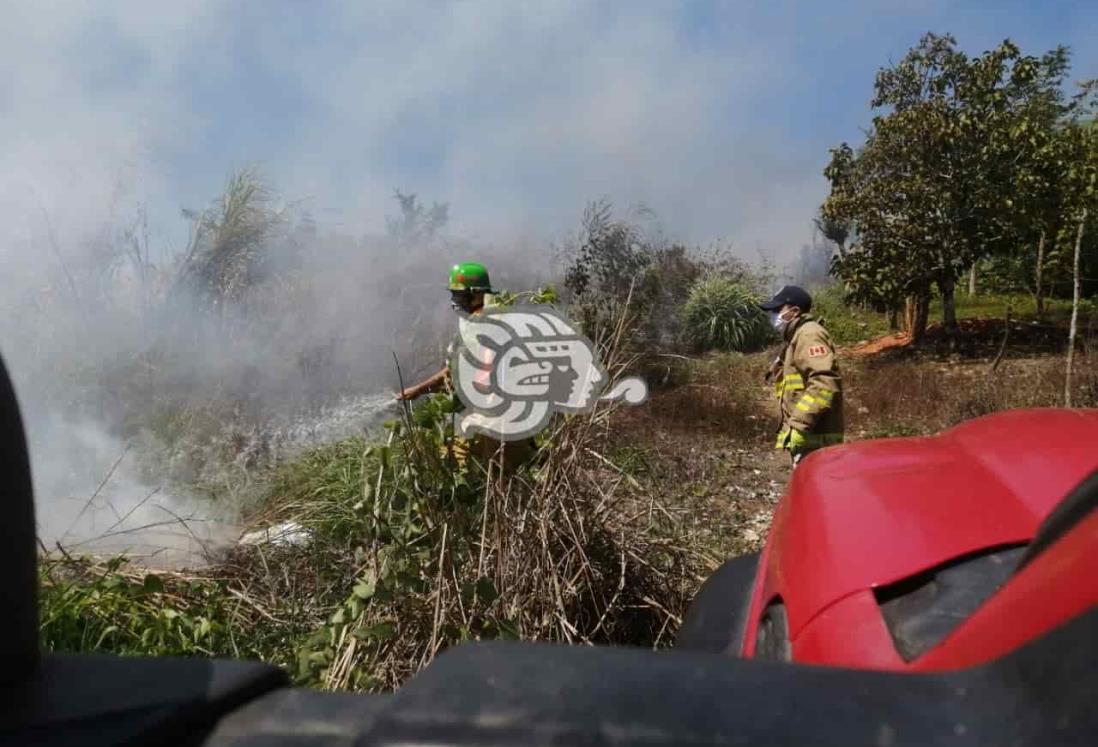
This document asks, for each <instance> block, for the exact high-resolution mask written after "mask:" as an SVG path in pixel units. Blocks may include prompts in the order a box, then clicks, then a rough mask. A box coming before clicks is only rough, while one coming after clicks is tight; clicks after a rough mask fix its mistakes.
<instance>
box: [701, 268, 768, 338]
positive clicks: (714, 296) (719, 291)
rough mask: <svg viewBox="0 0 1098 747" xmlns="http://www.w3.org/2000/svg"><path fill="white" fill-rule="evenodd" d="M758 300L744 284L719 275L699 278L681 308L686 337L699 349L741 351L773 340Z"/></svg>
mask: <svg viewBox="0 0 1098 747" xmlns="http://www.w3.org/2000/svg"><path fill="white" fill-rule="evenodd" d="M758 303H759V299H758V297H757V296H756V295H755V294H754V293H753V292H752V290H751V289H750V288H748V287H747V286H746V285H745V284H744V283H742V282H738V281H736V280H731V279H729V278H725V277H721V276H719V275H708V276H706V277H703V278H701V279H700V280H698V281H697V282H696V283H694V285H693V287H692V288H691V289H690V295H689V297H688V298H687V299H686V304H685V305H684V306H683V312H682V313H683V322H684V325H685V328H686V336H687V339H688V340H689V341H690V343H691V345H693V346H694V347H695V348H696V349H698V350H703V351H704V350H723V351H730V352H744V351H749V350H757V349H759V348H761V347H763V346H765V345H766V344H767V343H768V342H770V341H771V340H772V339H773V332H772V328H771V327H770V324H769V323H768V321H767V318H766V314H765V313H764V312H763V311H762V310H761V309H760V308H759V307H758Z"/></svg>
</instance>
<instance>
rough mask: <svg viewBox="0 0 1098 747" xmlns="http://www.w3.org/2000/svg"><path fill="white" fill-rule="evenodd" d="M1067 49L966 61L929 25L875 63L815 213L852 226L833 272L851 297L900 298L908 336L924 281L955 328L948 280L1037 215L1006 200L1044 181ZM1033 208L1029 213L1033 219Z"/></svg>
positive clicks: (1029, 226) (891, 302)
mask: <svg viewBox="0 0 1098 747" xmlns="http://www.w3.org/2000/svg"><path fill="white" fill-rule="evenodd" d="M1066 70H1067V52H1066V50H1065V49H1063V48H1057V49H1056V50H1053V51H1052V52H1049V53H1048V54H1046V55H1044V56H1043V57H1040V58H1037V57H1032V56H1025V55H1023V54H1022V53H1021V51H1020V50H1019V48H1018V47H1017V46H1016V45H1014V44H1013V43H1012V42H1010V41H1004V42H1003V43H1002V44H1000V45H998V46H997V47H995V48H994V49H992V50H990V51H988V52H985V53H984V54H982V55H980V56H979V57H975V58H969V57H968V56H966V55H965V54H964V53H962V52H960V51H959V50H958V49H957V44H956V41H955V40H954V39H953V37H951V36H949V35H944V36H939V35H936V34H927V35H926V36H924V37H923V39H922V40H921V41H920V43H919V45H918V46H916V47H915V48H913V49H911V50H910V51H909V52H908V53H907V55H906V56H905V57H904V58H903V59H902V60H901V61H900V62H899V63H898V64H896V65H894V66H892V67H889V68H885V69H882V70H881V71H880V72H879V73H878V75H877V80H876V84H875V88H874V97H873V100H872V102H871V104H872V106H873V107H874V108H875V109H878V110H881V111H882V112H883V113H881V114H878V115H877V116H875V117H874V119H873V126H872V128H871V130H870V131H869V133H868V134H867V138H866V142H865V144H864V145H863V146H862V147H861V149H860V150H859V151H858V152H857V153H855V152H854V151H853V149H851V148H850V147H849V146H847V145H846V144H843V145H842V146H840V147H839V148H837V149H834V150H833V151H832V160H831V162H830V163H829V165H828V167H827V169H826V170H825V175H826V176H827V177H828V179H829V181H830V182H831V187H832V189H831V194H830V195H829V197H828V199H827V200H826V201H825V202H824V205H823V207H822V215H823V216H824V217H826V218H827V219H828V220H830V221H835V222H840V223H844V224H847V225H852V226H854V227H856V231H857V239H856V241H855V242H854V244H853V245H852V246H851V247H850V249H849V250H848V251H846V252H845V255H844V254H840V256H839V257H838V258H837V259H836V262H835V264H834V272H835V274H836V275H838V276H839V277H840V278H842V279H843V280H844V281H846V283H847V286H848V288H849V289H850V291H851V295H852V296H853V297H855V298H859V299H860V300H863V301H867V302H871V303H873V304H874V305H878V306H880V305H883V306H885V307H886V308H889V309H891V310H896V309H897V308H899V306H900V305H901V303H903V305H904V306H905V310H906V313H905V320H906V323H907V326H908V328H909V329H910V330H911V331H912V334H913V336H914V337H915V338H916V339H918V338H920V337H921V336H922V333H923V331H924V330H925V327H926V321H927V308H928V305H929V300H930V295H931V292H932V290H933V289H934V288H935V287H937V289H938V291H939V292H940V293H941V296H942V305H943V310H944V320H945V324H946V327H947V329H954V328H955V327H956V313H955V306H954V290H955V287H956V283H957V280H958V278H959V277H960V276H961V274H962V273H964V272H965V271H966V270H968V269H969V268H970V267H972V265H973V263H974V262H976V261H977V260H979V259H980V258H982V257H987V256H995V255H1001V254H1005V253H1009V252H1010V251H1012V250H1013V248H1014V247H1015V246H1016V245H1017V241H1018V237H1019V235H1021V234H1024V233H1027V232H1028V234H1032V233H1033V231H1034V227H1035V226H1036V225H1037V224H1039V223H1040V222H1041V221H1042V220H1044V219H1045V217H1046V214H1044V213H1042V212H1041V211H1040V210H1037V209H1036V208H1034V209H1033V210H1029V211H1019V210H1017V209H1016V201H1017V200H1018V199H1023V200H1024V201H1025V202H1026V204H1027V205H1036V204H1037V203H1038V200H1036V199H1031V198H1032V195H1031V194H1028V193H1024V194H1023V195H1022V196H1021V197H1020V196H1019V193H1018V191H1017V190H1015V188H1014V185H1015V183H1016V182H1017V181H1018V180H1019V179H1020V178H1021V177H1022V176H1029V177H1031V178H1030V180H1029V181H1024V183H1025V184H1026V185H1027V187H1026V188H1027V189H1030V190H1031V191H1032V192H1033V193H1034V194H1036V193H1040V192H1041V190H1042V189H1046V185H1048V184H1051V183H1052V177H1051V176H1050V175H1049V174H1043V173H1042V171H1041V168H1042V160H1041V158H1040V157H1039V154H1041V153H1043V152H1044V150H1043V148H1045V146H1044V140H1045V139H1046V136H1047V133H1048V132H1050V131H1051V127H1052V125H1053V124H1054V123H1055V122H1056V121H1057V120H1059V119H1060V118H1062V117H1063V115H1064V112H1065V111H1066V108H1065V105H1064V103H1063V97H1062V94H1061V90H1060V89H1061V84H1062V81H1063V77H1064V75H1065V73H1066ZM1035 216H1036V217H1035Z"/></svg>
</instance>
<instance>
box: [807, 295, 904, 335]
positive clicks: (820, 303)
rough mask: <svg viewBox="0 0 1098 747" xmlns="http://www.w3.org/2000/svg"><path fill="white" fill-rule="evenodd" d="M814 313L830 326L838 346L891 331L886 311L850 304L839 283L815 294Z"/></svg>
mask: <svg viewBox="0 0 1098 747" xmlns="http://www.w3.org/2000/svg"><path fill="white" fill-rule="evenodd" d="M812 314H813V316H815V317H816V318H817V319H819V320H820V321H821V322H822V323H823V324H824V326H825V327H827V331H828V334H830V335H831V339H832V341H833V342H834V343H835V344H836V345H854V344H856V343H859V342H862V341H864V340H871V339H873V338H875V337H880V336H882V335H886V334H888V333H889V332H890V329H889V325H888V316H887V315H886V314H882V313H879V312H876V311H873V310H872V309H866V308H862V307H861V306H860V305H858V304H851V303H847V302H846V300H845V299H844V296H843V289H842V286H840V285H830V286H828V287H826V288H821V289H820V290H817V291H816V292H815V293H813V294H812Z"/></svg>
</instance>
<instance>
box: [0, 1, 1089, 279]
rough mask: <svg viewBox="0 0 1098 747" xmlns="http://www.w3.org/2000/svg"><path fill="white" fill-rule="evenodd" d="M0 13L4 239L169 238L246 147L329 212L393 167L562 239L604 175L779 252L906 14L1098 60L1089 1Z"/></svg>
mask: <svg viewBox="0 0 1098 747" xmlns="http://www.w3.org/2000/svg"><path fill="white" fill-rule="evenodd" d="M9 5H10V4H9ZM5 19H6V22H5V24H4V26H3V28H0V67H2V69H3V70H4V71H5V74H4V76H0V138H2V140H3V142H4V146H3V148H0V217H2V218H3V219H4V225H5V226H6V228H5V229H0V230H2V231H6V233H0V241H3V242H4V243H5V244H6V245H7V246H25V245H30V246H37V245H38V244H37V243H36V242H35V241H34V238H35V237H36V236H38V235H40V234H41V231H42V217H41V216H42V208H45V209H46V211H47V212H48V213H49V214H50V215H51V216H52V217H51V220H52V222H53V223H55V224H56V227H57V230H58V231H59V233H60V234H61V238H62V241H69V242H76V241H77V237H79V236H80V235H81V234H82V233H83V232H86V231H87V230H91V229H93V228H94V227H95V226H96V225H97V224H98V223H99V222H100V221H102V220H103V219H104V218H103V216H105V215H108V214H111V215H114V216H119V219H124V217H125V216H126V215H128V214H130V213H132V210H133V205H134V204H136V203H137V202H143V203H146V204H148V206H149V210H150V213H151V215H152V217H153V223H154V226H153V228H154V235H155V236H156V238H157V240H158V241H160V242H161V243H163V244H165V245H167V244H178V243H179V242H180V241H181V240H182V237H183V236H184V235H185V225H184V224H183V223H182V221H181V220H180V218H179V212H178V211H179V208H180V207H181V206H191V207H195V206H200V205H202V204H204V203H205V202H206V201H207V200H208V199H210V198H211V197H213V196H214V195H215V194H216V193H217V192H218V189H219V187H220V186H221V184H222V183H223V181H224V179H225V176H226V175H227V173H228V172H229V171H230V170H231V169H233V168H234V167H237V166H240V165H243V164H246V163H258V164H259V165H260V166H261V168H262V169H263V171H264V172H265V173H266V175H267V176H268V178H269V179H270V181H271V182H272V183H273V184H274V185H275V186H276V187H277V188H278V189H279V190H280V191H281V192H282V193H283V194H285V195H286V197H287V198H292V199H301V198H304V199H306V200H307V201H308V204H309V205H310V207H311V209H312V211H313V213H314V214H315V215H316V217H317V219H318V221H319V222H320V223H321V225H322V226H328V227H338V228H340V229H342V230H346V231H352V232H363V231H369V230H380V229H381V228H382V227H383V225H384V222H383V218H384V215H386V214H389V213H392V212H393V210H394V209H395V203H394V202H393V200H392V199H391V195H392V191H393V190H394V189H395V188H400V189H402V190H404V191H414V192H417V193H418V194H420V195H421V196H422V197H423V198H424V199H426V200H428V201H430V200H438V201H443V202H449V203H450V204H451V213H452V216H453V221H454V225H453V229H454V230H455V231H456V232H459V233H462V234H465V235H468V236H479V237H488V238H493V239H496V240H507V239H508V237H513V236H515V235H517V234H522V235H526V236H531V235H532V236H536V237H542V238H548V239H552V238H556V237H559V236H560V234H562V233H563V232H564V231H567V230H568V229H570V228H571V227H573V226H574V225H575V224H576V222H577V219H578V216H579V214H580V212H581V211H582V208H583V205H584V202H585V201H586V200H588V199H590V198H594V197H599V196H607V197H609V198H611V199H612V200H614V201H615V203H617V204H619V205H621V206H623V207H624V206H626V205H628V204H631V203H635V202H644V203H646V204H647V205H649V206H650V207H652V208H653V209H654V210H655V211H656V213H657V215H658V216H659V218H660V220H661V223H662V226H663V228H664V230H665V232H666V233H668V234H670V235H671V236H674V237H678V238H681V239H684V240H687V241H691V242H699V243H708V242H712V241H717V240H724V241H730V242H731V243H732V244H733V245H734V246H736V247H739V249H740V250H741V251H743V252H744V253H745V254H748V255H753V254H754V253H755V251H762V252H763V253H765V254H767V255H770V256H773V257H776V258H778V259H781V258H783V257H786V256H788V255H789V254H790V253H791V252H792V251H795V250H796V248H797V246H798V245H799V244H800V243H803V242H804V241H806V240H807V239H808V236H809V234H810V220H811V217H812V213H813V211H814V209H815V207H816V205H817V204H818V203H819V200H820V199H821V198H822V197H823V195H824V193H825V191H826V184H825V182H824V180H823V178H822V176H821V174H820V172H821V169H822V168H823V165H824V164H825V163H826V160H827V149H828V148H829V147H831V146H833V145H835V144H837V143H838V142H840V141H842V140H851V141H856V140H857V139H858V138H859V128H860V127H864V126H865V125H866V124H867V123H868V122H869V119H870V116H871V115H870V112H869V109H868V101H869V98H870V94H871V86H872V82H873V77H874V74H875V72H876V70H877V69H878V68H879V67H880V66H882V65H885V64H887V63H888V62H889V61H890V60H898V59H899V58H900V57H902V55H903V54H904V52H905V51H906V50H907V49H908V48H909V47H910V46H912V45H913V44H915V43H916V42H917V41H918V39H919V37H920V36H921V35H922V34H923V33H924V32H926V31H928V30H933V31H938V32H950V33H953V34H954V35H955V36H956V37H957V38H958V40H959V42H960V43H961V45H962V47H963V48H965V49H966V50H967V51H970V52H972V53H978V52H980V51H983V50H984V49H987V48H988V47H990V46H992V45H994V44H996V43H997V42H999V41H1000V40H1002V39H1003V38H1005V37H1010V38H1011V39H1013V40H1014V41H1016V42H1018V43H1019V44H1020V45H1021V46H1022V48H1023V50H1024V51H1026V52H1031V53H1039V52H1043V51H1045V50H1047V49H1049V48H1051V47H1053V46H1054V45H1056V44H1061V43H1062V44H1067V45H1069V46H1071V47H1072V49H1073V52H1074V66H1073V78H1076V79H1081V78H1086V77H1098V52H1096V51H1095V49H1094V46H1093V43H1092V40H1093V39H1094V37H1095V36H1096V34H1098V3H1094V2H1066V1H1060V2H1058V1H1056V0H1050V1H1049V2H1042V3H1038V2H1032V3H1020V2H983V3H976V2H972V3H963V2H919V1H917V0H912V1H910V2H901V1H899V0H881V1H880V2H870V1H869V0H865V1H863V2H852V3H840V2H829V3H825V2H775V1H772V2H766V3H738V2H731V1H729V2H655V1H652V2H642V1H638V0H634V1H632V2H621V3H582V2H563V1H562V2H529V3H517V2H510V1H509V0H494V1H491V2H488V1H486V2H462V3H442V2H423V3H416V2H396V1H392V2H389V1H386V2H335V1H334V0H329V1H324V2H304V1H298V2H288V1H287V2H275V1H274V0H270V1H269V2H256V1H254V0H253V1H252V2H242V3H228V2H212V1H209V0H192V2H186V3H176V4H172V5H166V4H159V3H155V4H154V3H144V2H136V1H132V0H130V1H127V2H113V3H76V2H70V3H62V2H57V3H38V2H33V1H31V0H26V2H20V1H19V0H17V1H16V2H15V3H14V5H10V8H9V9H8V10H6V11H5ZM0 256H8V253H7V252H5V253H4V254H3V255H0Z"/></svg>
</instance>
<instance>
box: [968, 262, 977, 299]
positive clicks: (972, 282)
mask: <svg viewBox="0 0 1098 747" xmlns="http://www.w3.org/2000/svg"><path fill="white" fill-rule="evenodd" d="M968 295H969V296H970V297H971V296H975V295H976V263H975V262H973V263H972V269H971V270H969V271H968Z"/></svg>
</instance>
